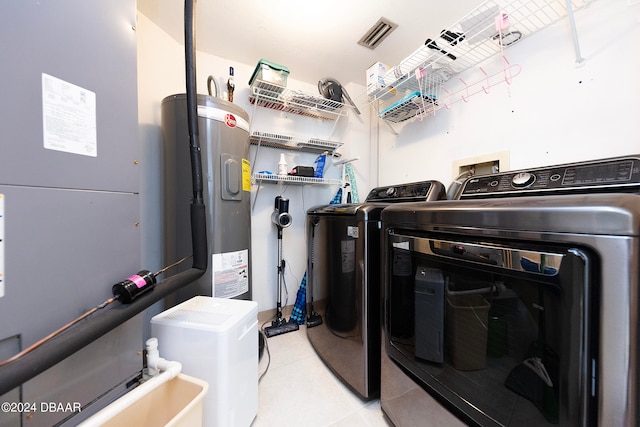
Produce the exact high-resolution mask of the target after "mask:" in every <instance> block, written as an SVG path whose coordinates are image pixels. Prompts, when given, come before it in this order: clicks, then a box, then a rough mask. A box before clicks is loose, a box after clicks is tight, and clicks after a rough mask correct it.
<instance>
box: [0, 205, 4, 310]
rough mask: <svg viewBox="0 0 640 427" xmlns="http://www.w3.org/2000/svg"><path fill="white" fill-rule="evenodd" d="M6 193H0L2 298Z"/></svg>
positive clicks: (0, 287) (2, 289)
mask: <svg viewBox="0 0 640 427" xmlns="http://www.w3.org/2000/svg"><path fill="white" fill-rule="evenodd" d="M4 279H5V277H4V194H0V298H2V297H3V296H4Z"/></svg>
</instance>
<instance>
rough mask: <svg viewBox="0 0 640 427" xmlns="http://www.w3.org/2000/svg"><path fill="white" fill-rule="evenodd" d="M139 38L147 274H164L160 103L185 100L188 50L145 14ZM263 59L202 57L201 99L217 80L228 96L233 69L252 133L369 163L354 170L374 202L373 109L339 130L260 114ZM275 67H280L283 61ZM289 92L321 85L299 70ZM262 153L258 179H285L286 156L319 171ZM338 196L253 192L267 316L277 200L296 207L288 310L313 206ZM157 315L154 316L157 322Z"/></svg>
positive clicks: (256, 289)
mask: <svg viewBox="0 0 640 427" xmlns="http://www.w3.org/2000/svg"><path fill="white" fill-rule="evenodd" d="M176 19H181V17H176ZM137 34H138V55H139V58H138V61H139V67H138V75H139V82H138V86H139V93H138V96H139V100H138V102H139V118H140V138H141V141H142V144H141V145H142V147H143V153H142V157H141V158H142V164H143V170H144V178H143V184H142V190H141V191H142V194H141V199H142V204H143V206H142V211H143V220H142V221H141V229H142V233H143V262H144V265H145V266H147V267H146V268H149V269H152V268H153V269H159V268H161V266H160V259H161V254H162V235H161V232H162V230H161V217H160V213H161V212H160V210H161V206H162V194H161V188H160V182H161V181H160V179H161V176H162V175H161V170H160V160H161V158H160V152H161V143H162V135H161V130H160V103H161V101H162V99H163V98H164V97H166V96H168V95H171V94H175V93H184V92H185V76H184V74H185V72H184V47H183V45H182V44H180V43H177V42H176V41H175V40H174V39H172V38H171V37H169V36H168V35H167V34H166V33H164V32H163V31H162V30H161V29H160V28H159V27H158V26H156V25H155V24H154V23H153V22H151V21H150V20H149V19H147V18H146V17H145V16H144V15H142V14H140V13H139V14H138V23H137ZM196 46H197V41H196ZM259 59H260V58H256V63H255V64H239V63H234V62H230V61H227V60H225V59H223V58H219V57H216V56H213V55H209V54H204V53H201V52H199V53H198V55H197V57H196V69H197V84H198V92H199V93H206V92H207V88H206V81H207V77H208V76H209V75H215V76H218V84H219V86H220V88H221V90H222V89H225V90H226V79H227V75H228V70H229V66H233V67H234V71H235V82H236V91H235V93H234V103H235V104H237V105H238V106H240V107H241V108H244V109H245V110H246V111H247V112H248V113H249V115H250V117H251V118H252V120H251V126H252V130H260V131H263V132H274V133H281V134H284V135H289V136H299V137H305V136H306V137H310V138H311V137H313V138H321V139H328V140H333V141H339V142H342V143H344V145H343V146H342V147H341V149H340V150H339V151H340V153H341V154H342V158H343V159H350V158H353V157H360V159H361V160H359V161H357V162H355V163H353V167H354V169H355V172H356V179H357V183H358V190H359V192H360V194H361V197H362V198H364V197H366V194H367V192H368V191H369V189H370V188H371V186H370V184H369V182H370V180H371V174H372V172H371V168H370V165H369V159H370V153H369V140H370V118H369V108H368V106H367V105H366V104H365V105H359V107H360V109H361V110H362V112H363V114H362V115H361V116H357V115H355V114H353V113H350V114H349V117H348V118H341V119H339V120H338V121H337V122H333V121H322V120H317V119H313V118H308V117H303V116H298V115H290V114H285V113H282V112H279V111H275V110H270V109H266V108H263V107H254V106H253V105H252V104H250V103H249V85H248V82H249V79H250V77H251V75H252V73H253V70H254V68H255V66H256V64H257V62H258V60H259ZM268 59H270V60H273V61H275V62H277V58H268ZM284 65H286V64H284ZM363 72H364V70H363ZM322 77H327V76H318V79H320V78H322ZM288 88H290V89H296V90H301V91H304V92H305V93H309V94H317V93H318V89H317V86H316V82H313V83H305V82H301V81H297V80H296V79H295V70H291V75H290V78H289V80H288ZM347 90H348V91H349V93H350V94H359V93H363V92H364V87H358V86H357V85H354V86H348V87H347ZM256 150H257V147H254V146H252V147H251V153H250V159H249V160H250V161H252V162H253V164H252V171H262V170H269V171H272V172H277V164H278V161H279V157H280V153H283V152H284V153H285V156H286V159H287V163H288V166H289V168H290V169H291V168H293V167H294V166H296V165H303V166H313V163H314V160H315V158H316V154H312V153H303V152H295V151H288V152H287V151H282V150H276V149H272V148H266V147H261V148H260V150H259V153H258V156H257V157H256ZM254 160H255V161H254ZM340 172H341V170H340V168H339V167H337V166H329V167H328V170H327V173H326V174H325V176H326V177H328V178H336V179H338V178H339V177H340ZM337 190H338V187H337V186H324V185H322V186H317V185H304V186H300V185H292V184H290V185H279V184H278V185H276V184H263V185H261V186H257V185H254V186H252V202H254V203H253V206H254V208H253V212H252V230H251V233H252V248H251V250H252V257H253V262H252V266H251V269H252V281H253V299H254V300H255V301H257V302H258V305H259V310H260V311H263V310H267V309H271V308H275V307H276V296H277V287H276V282H277V269H276V267H277V264H278V260H277V233H276V228H275V225H273V224H272V222H271V213H272V212H273V206H274V199H275V197H276V196H277V195H282V196H283V197H287V198H289V199H290V213H291V215H292V217H293V225H292V226H291V227H288V228H286V229H285V230H284V232H283V258H284V259H285V261H286V270H285V281H286V285H287V289H288V299H286V300H285V298H286V295H283V305H286V304H287V303H288V304H293V303H294V302H295V298H296V293H297V290H298V287H299V284H300V281H301V280H302V277H303V275H304V273H305V270H306V261H307V256H306V243H305V212H306V210H307V209H309V208H310V207H312V206H315V205H320V204H327V203H329V201H330V200H331V199H332V197H333V195H334V194H335V193H336V191H337ZM160 309H161V307H160V306H158V307H156V309H155V310H152V311H154V312H157V311H159V310H160ZM154 312H152V313H151V314H149V316H151V315H153V314H155V313H154Z"/></svg>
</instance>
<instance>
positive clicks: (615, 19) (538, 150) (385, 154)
mask: <svg viewBox="0 0 640 427" xmlns="http://www.w3.org/2000/svg"><path fill="white" fill-rule="evenodd" d="M631 3H634V2H630V1H626V0H596V1H594V2H593V3H591V4H590V5H588V6H587V7H586V8H584V9H582V10H579V11H577V13H576V15H575V18H576V24H577V28H578V36H579V42H580V47H581V50H582V56H583V57H584V58H585V61H584V64H583V66H581V67H577V66H576V61H575V54H574V47H573V43H572V38H571V33H570V28H569V24H568V21H567V20H566V19H564V20H562V21H560V22H558V23H556V24H555V25H553V26H551V27H549V28H545V29H543V30H541V31H539V32H538V33H536V34H534V35H532V36H531V37H528V38H525V39H523V40H521V41H520V42H518V43H516V44H515V45H513V46H511V47H509V48H507V49H506V50H505V53H506V56H507V58H508V60H509V62H510V63H511V64H519V65H520V66H521V67H522V69H521V73H520V74H519V75H518V76H517V77H515V78H514V80H513V83H512V84H511V85H507V84H501V85H499V86H495V87H493V88H491V90H490V93H489V94H484V93H480V94H478V95H475V96H473V97H471V98H470V99H469V102H468V103H465V102H462V101H460V102H457V103H455V104H454V105H452V106H451V109H450V110H446V109H442V110H440V111H438V112H437V113H436V115H435V116H431V117H427V118H425V119H424V120H423V121H422V122H420V121H414V122H411V123H408V124H406V125H404V126H402V125H399V126H398V125H395V129H396V131H397V132H398V133H399V135H398V136H396V135H394V134H393V133H392V132H391V131H390V130H389V128H388V127H387V126H386V125H384V124H383V123H380V124H379V128H380V151H379V161H380V165H381V166H380V169H379V170H380V174H379V180H380V185H389V184H393V183H399V182H409V181H414V180H419V179H437V180H440V181H442V182H443V183H444V184H445V185H447V186H449V184H450V183H451V181H452V179H453V177H452V163H453V161H454V160H457V159H465V158H469V157H474V156H479V155H483V154H486V153H494V152H500V151H505V150H507V151H509V152H510V166H511V168H510V169H521V168H528V167H537V166H547V165H553V164H559V163H566V162H572V161H581V160H589V159H597V158H605V157H611V156H617V155H625V154H637V153H639V152H640V123H639V118H640V82H639V78H638V76H640V55H638V52H639V51H640V50H639V49H640V25H639V23H640V6H639V5H638V4H639V3H638V2H637V1H636V2H635V5H633V6H630V4H631ZM408 51H409V52H410V51H411V50H410V49H408ZM484 65H485V67H484V68H485V70H486V71H487V72H488V73H489V74H491V73H493V72H495V71H499V70H500V67H501V62H500V58H495V60H493V61H491V62H490V63H489V64H484ZM460 77H462V78H463V79H464V80H465V81H466V82H467V83H468V84H472V83H474V82H476V81H479V80H481V79H482V77H483V75H482V73H481V72H480V71H479V70H470V71H469V72H467V73H464V75H462V76H460ZM446 86H447V87H449V88H450V91H451V92H454V91H455V90H456V87H462V85H461V83H460V82H459V80H457V76H456V77H454V78H452V79H450V80H449V82H447V84H446ZM442 96H444V95H441V101H442V100H443V98H442ZM456 99H458V98H453V100H454V101H455V100H456Z"/></svg>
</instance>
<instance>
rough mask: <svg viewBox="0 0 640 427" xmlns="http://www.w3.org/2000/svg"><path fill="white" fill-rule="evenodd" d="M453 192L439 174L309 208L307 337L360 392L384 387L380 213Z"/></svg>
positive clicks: (370, 393)
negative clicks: (357, 199)
mask: <svg viewBox="0 0 640 427" xmlns="http://www.w3.org/2000/svg"><path fill="white" fill-rule="evenodd" d="M445 198H446V194H445V188H444V186H443V185H442V184H441V183H440V182H437V181H421V182H414V183H408V184H402V185H394V186H387V187H379V188H375V189H373V190H371V192H370V193H369V195H368V196H367V198H366V200H365V202H364V203H361V204H330V205H323V206H316V207H313V208H311V209H309V210H308V211H307V223H306V233H307V243H308V254H309V256H308V266H307V313H308V318H307V328H306V329H307V336H308V338H309V341H310V342H311V345H312V346H313V348H314V349H315V351H316V352H317V353H318V355H319V356H320V358H321V359H322V360H323V361H324V363H325V364H326V365H327V366H328V367H329V368H330V369H331V370H332V371H333V372H334V373H335V374H336V376H337V377H338V378H340V379H341V380H342V382H343V383H344V384H346V385H347V386H348V387H350V388H351V389H352V390H353V391H354V392H356V393H357V394H358V395H359V396H360V397H361V398H363V399H365V400H370V399H372V398H375V397H377V396H378V395H379V391H380V325H381V323H380V321H381V320H380V319H381V316H380V312H381V299H380V283H381V281H380V277H381V270H380V256H381V246H380V242H381V239H380V214H381V212H382V210H383V209H384V208H386V207H387V206H389V205H391V204H399V203H406V202H415V201H418V200H419V201H423V202H426V201H437V200H442V199H445Z"/></svg>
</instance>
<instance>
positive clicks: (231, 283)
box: [211, 249, 249, 298]
mask: <svg viewBox="0 0 640 427" xmlns="http://www.w3.org/2000/svg"><path fill="white" fill-rule="evenodd" d="M211 281H212V284H211V285H212V290H211V291H212V295H213V296H214V297H217V298H233V297H236V296H238V295H242V294H244V293H245V292H248V291H249V250H248V249H245V250H242V251H236V252H226V253H222V254H213V273H212V278H211Z"/></svg>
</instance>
